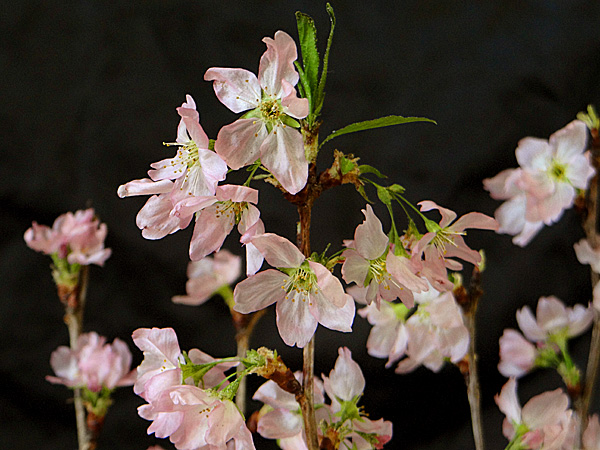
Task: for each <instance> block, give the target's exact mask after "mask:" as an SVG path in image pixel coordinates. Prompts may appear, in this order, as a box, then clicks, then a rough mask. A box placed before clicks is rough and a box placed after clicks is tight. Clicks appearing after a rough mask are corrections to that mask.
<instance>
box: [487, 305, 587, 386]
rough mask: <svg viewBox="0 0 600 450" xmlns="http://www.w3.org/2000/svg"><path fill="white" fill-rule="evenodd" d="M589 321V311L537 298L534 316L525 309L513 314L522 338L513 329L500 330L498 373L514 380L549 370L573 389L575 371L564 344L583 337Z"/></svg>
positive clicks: (576, 375) (577, 378) (576, 377)
mask: <svg viewBox="0 0 600 450" xmlns="http://www.w3.org/2000/svg"><path fill="white" fill-rule="evenodd" d="M593 318H594V312H593V310H592V308H590V307H587V308H586V307H584V306H583V305H575V306H574V307H573V308H570V307H565V305H564V304H563V303H562V302H561V301H560V300H559V299H557V298H556V297H541V298H540V299H539V301H538V304H537V310H536V315H535V316H534V315H533V313H532V311H531V309H530V308H529V306H525V307H523V308H522V309H521V310H519V311H517V322H518V324H519V328H520V329H521V331H522V332H523V334H521V333H520V332H518V331H517V330H513V329H507V330H504V334H503V335H502V337H501V338H500V363H499V365H498V370H499V371H500V373H501V374H502V375H504V376H505V377H517V378H518V377H521V376H523V375H525V374H526V373H528V372H530V371H531V370H533V369H534V368H535V367H552V368H556V369H557V370H558V371H559V373H560V374H561V375H562V377H563V379H564V380H565V382H566V383H567V385H568V386H575V385H576V384H577V383H578V382H579V371H578V369H577V368H576V367H575V366H574V365H573V363H572V362H571V359H570V357H569V355H568V351H567V341H568V339H571V338H573V337H576V336H579V335H580V334H582V333H584V332H585V331H586V330H587V329H588V328H589V327H590V325H591V323H592V320H593ZM523 335H524V336H523Z"/></svg>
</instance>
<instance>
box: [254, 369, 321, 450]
mask: <svg viewBox="0 0 600 450" xmlns="http://www.w3.org/2000/svg"><path fill="white" fill-rule="evenodd" d="M294 376H295V377H296V379H297V380H298V381H299V382H301V381H302V372H296V373H294ZM252 399H253V400H257V401H260V402H263V403H264V404H265V405H266V406H268V407H267V408H265V409H263V410H261V413H260V414H259V419H258V425H257V431H258V433H259V434H260V435H261V436H262V437H265V438H267V439H280V440H282V442H280V443H279V445H280V447H281V448H282V449H284V450H292V449H306V448H307V447H306V443H305V442H304V437H303V434H304V431H303V430H304V421H303V420H302V413H301V412H300V405H299V404H298V402H297V401H296V397H295V396H294V395H293V394H291V393H289V392H286V391H284V390H283V389H281V388H280V387H279V386H278V385H277V383H275V382H274V381H272V380H269V381H267V382H266V383H264V384H263V385H262V386H260V387H259V388H258V390H257V391H256V392H255V393H254V396H253V397H252ZM324 402H325V398H324V395H323V382H322V381H321V380H319V379H318V378H316V377H315V379H314V404H315V405H316V406H317V409H316V411H315V413H316V414H317V421H320V420H321V419H324V418H325V417H326V416H325V415H324V414H323V413H324V412H325V409H324V408H322V407H318V406H319V405H322V404H323V403H324Z"/></svg>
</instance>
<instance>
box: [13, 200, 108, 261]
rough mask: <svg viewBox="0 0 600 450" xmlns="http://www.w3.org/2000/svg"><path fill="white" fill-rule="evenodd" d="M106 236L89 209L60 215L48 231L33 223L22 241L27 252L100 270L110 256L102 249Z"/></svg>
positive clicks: (42, 226) (102, 225)
mask: <svg viewBox="0 0 600 450" xmlns="http://www.w3.org/2000/svg"><path fill="white" fill-rule="evenodd" d="M106 233H107V228H106V224H104V223H100V221H99V220H98V219H97V218H96V217H95V213H94V210H93V209H92V208H89V209H86V210H79V211H76V212H75V213H74V214H73V213H71V212H68V213H66V214H62V215H61V216H59V217H58V218H57V219H56V220H55V221H54V224H53V225H52V228H49V227H47V226H45V225H38V224H37V223H36V222H33V224H32V227H31V228H29V229H28V230H27V231H26V232H25V236H24V238H25V242H26V244H27V246H28V247H30V248H31V249H33V250H35V251H38V252H42V253H44V254H46V255H52V254H56V255H57V256H58V257H59V258H61V259H65V258H66V259H67V261H68V263H69V264H81V265H89V264H97V265H99V266H103V265H104V262H105V261H106V260H107V259H108V257H109V256H110V254H111V250H110V249H108V248H104V239H105V238H106Z"/></svg>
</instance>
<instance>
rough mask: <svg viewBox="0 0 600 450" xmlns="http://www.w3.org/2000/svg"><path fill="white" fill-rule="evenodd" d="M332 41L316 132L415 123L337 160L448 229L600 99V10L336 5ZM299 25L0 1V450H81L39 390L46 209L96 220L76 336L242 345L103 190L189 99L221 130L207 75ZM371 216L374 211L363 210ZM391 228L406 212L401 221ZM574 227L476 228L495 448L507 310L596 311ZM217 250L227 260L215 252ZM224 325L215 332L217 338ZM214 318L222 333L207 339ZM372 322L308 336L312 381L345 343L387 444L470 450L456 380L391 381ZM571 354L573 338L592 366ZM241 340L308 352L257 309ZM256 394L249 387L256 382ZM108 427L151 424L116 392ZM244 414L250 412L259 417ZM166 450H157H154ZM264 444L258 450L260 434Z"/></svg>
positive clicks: (140, 431)
mask: <svg viewBox="0 0 600 450" xmlns="http://www.w3.org/2000/svg"><path fill="white" fill-rule="evenodd" d="M333 6H334V8H335V10H336V13H337V19H338V27H337V32H336V36H335V41H334V46H333V49H332V53H331V59H330V69H331V70H330V73H329V78H328V86H327V98H326V104H325V107H324V111H323V118H324V120H325V123H324V125H323V128H322V135H323V136H325V135H326V134H328V133H329V132H330V131H332V130H334V129H336V128H340V127H341V126H343V125H345V124H347V123H350V122H354V121H359V120H366V119H370V118H374V117H378V116H383V115H387V114H401V115H420V116H427V117H431V118H433V119H435V120H436V121H437V122H438V125H437V126H434V125H431V124H412V125H403V126H400V127H394V128H389V129H383V130H380V131H368V132H364V133H360V134H356V135H351V136H345V137H340V138H338V139H336V140H335V141H333V142H332V143H331V145H328V146H327V147H326V148H325V150H324V152H323V155H322V157H321V162H322V164H323V165H325V164H327V163H328V162H329V161H330V154H331V152H332V150H333V148H339V149H340V150H342V151H344V152H346V153H354V154H356V155H358V156H360V157H361V161H362V162H363V163H367V164H371V165H373V166H376V167H378V168H380V169H381V170H382V171H383V172H384V173H386V174H388V175H389V176H390V182H397V183H400V184H402V185H403V186H405V187H406V188H407V196H408V198H410V199H411V200H413V201H414V202H417V201H420V200H422V199H433V200H435V201H436V202H438V203H439V204H441V205H444V206H446V207H449V208H451V209H454V210H456V211H457V212H458V213H460V214H463V213H466V212H468V211H471V210H479V211H482V212H485V213H488V214H492V213H493V211H494V209H495V208H496V207H497V206H499V203H498V202H495V201H493V200H491V199H490V198H489V197H488V195H487V193H486V192H485V191H484V190H483V189H482V185H481V180H482V179H483V178H485V177H489V176H493V175H495V174H496V173H497V172H499V171H500V170H502V169H505V168H508V167H513V166H515V165H516V161H515V159H514V148H515V146H516V143H517V141H518V140H519V139H520V138H521V137H523V136H526V135H533V136H538V137H544V138H547V137H548V136H549V135H550V134H551V133H552V132H554V131H555V130H557V129H559V128H561V127H562V126H564V125H565V124H566V123H568V122H570V121H571V120H572V119H573V118H574V116H575V114H576V113H577V112H578V111H580V110H583V109H584V108H585V106H586V105H587V104H588V103H594V102H595V103H598V102H599V101H600V92H599V88H598V81H599V80H600V76H599V75H600V73H599V69H600V59H599V56H600V28H599V27H598V23H599V22H598V20H599V19H600V6H599V5H598V3H597V2H586V1H575V0H572V1H570V2H559V1H548V0H543V1H541V0H540V1H518V2H517V1H507V0H488V1H486V2H435V1H375V2H369V3H366V2H347V1H339V2H335V3H334V5H333ZM296 10H302V11H304V12H306V13H308V14H310V15H311V16H313V17H314V18H315V20H316V22H317V26H318V29H319V32H320V33H321V43H323V42H324V40H325V37H326V33H327V31H328V19H327V15H326V13H325V8H324V4H323V3H321V2H309V1H286V2H282V1H258V0H252V1H244V2H227V1H224V2H216V1H213V0H210V1H173V0H161V1H158V0H147V1H138V2H136V1H134V2H108V1H107V2H100V1H91V0H74V1H67V2H56V3H55V2H48V1H35V0H21V1H19V2H4V3H3V4H2V5H0V11H1V14H0V30H2V31H1V32H0V33H1V39H2V45H1V48H0V74H1V78H0V79H1V80H2V85H1V86H2V87H1V88H0V89H1V90H2V101H1V102H0V108H1V109H0V124H1V125H0V130H1V132H2V136H3V139H2V142H3V146H4V148H3V150H2V154H3V158H2V163H1V164H0V195H1V198H2V202H1V203H0V208H1V211H2V223H3V225H2V229H3V230H4V231H3V233H2V234H3V236H2V241H1V245H2V247H1V248H2V258H1V259H0V264H1V268H0V273H1V274H2V275H1V276H0V279H1V280H2V293H3V295H2V301H1V302H0V334H1V336H0V342H1V344H0V351H1V353H0V360H1V361H2V363H1V364H0V380H1V382H2V391H3V394H2V396H1V397H0V444H1V445H0V447H1V448H15V449H19V448H23V449H25V448H40V449H70V448H75V447H76V441H75V427H74V420H73V412H72V405H70V404H68V403H67V398H68V392H67V390H66V388H63V387H62V386H54V385H50V384H49V383H47V382H46V381H45V380H44V376H45V375H47V374H49V373H50V371H51V369H50V365H49V357H50V353H51V352H52V351H53V350H54V349H55V348H56V347H57V346H59V345H65V344H67V342H68V338H67V332H66V327H64V326H63V325H62V324H61V321H62V311H61V307H60V305H59V303H58V301H57V300H56V297H55V293H54V287H53V284H52V280H51V277H50V273H49V269H48V265H49V263H50V260H49V258H47V257H44V256H41V255H38V254H35V253H34V252H33V251H31V250H29V249H27V248H26V246H25V244H24V242H23V239H22V235H23V232H24V231H25V230H26V228H27V227H29V226H30V224H31V221H33V220H36V221H38V222H40V223H45V224H51V223H52V221H53V220H54V218H55V217H57V216H58V215H59V214H61V213H63V212H65V211H69V210H76V209H81V208H84V207H86V206H88V205H91V206H93V207H95V208H96V211H97V213H98V215H99V216H100V217H101V219H102V220H103V221H104V222H106V223H107V224H108V227H109V235H108V238H107V246H109V247H111V248H112V249H113V252H114V254H113V256H112V257H111V258H110V259H109V260H108V262H107V264H106V267H105V268H104V269H99V268H96V267H94V268H92V270H91V286H90V293H89V301H88V308H87V311H86V318H85V329H86V330H88V331H89V330H96V331H98V332H99V333H100V334H103V335H106V336H108V338H109V339H110V340H112V339H113V338H114V337H120V338H122V339H124V340H126V342H128V344H129V345H130V347H131V349H132V352H133V354H134V362H135V363H136V364H137V363H139V362H140V360H141V353H140V352H139V351H138V350H137V349H135V348H134V346H133V344H132V342H131V340H130V335H131V332H132V331H133V330H134V329H136V328H138V327H152V326H157V327H166V326H172V327H174V328H175V329H176V330H177V333H178V335H179V339H180V344H181V347H182V348H184V349H189V348H192V347H200V348H202V349H203V350H205V351H207V352H209V353H211V354H213V355H216V356H226V355H230V354H233V352H234V351H235V348H234V343H233V342H234V341H233V330H232V327H230V326H228V325H227V322H226V320H227V314H228V313H227V311H226V309H225V307H224V306H223V305H222V304H221V303H220V302H218V301H211V302H209V303H207V304H206V305H204V306H202V307H197V308H196V307H188V306H181V305H174V304H172V303H171V301H170V297H171V296H172V295H175V294H181V293H183V292H184V283H185V280H186V278H185V268H186V264H187V245H188V242H189V239H190V236H191V231H190V230H186V231H183V232H179V233H177V234H175V235H173V236H169V237H167V238H165V239H163V240H161V241H156V242H152V241H146V240H144V239H143V238H142V237H141V235H140V232H139V230H138V229H137V228H136V226H135V215H136V213H137V211H138V210H139V208H140V207H141V206H142V205H143V203H144V201H145V199H142V198H136V199H124V200H120V199H118V198H117V196H116V190H117V187H118V186H119V185H120V184H122V183H124V182H127V181H129V180H131V179H134V178H141V177H143V176H145V172H146V170H148V168H149V164H150V163H151V162H154V161H158V160H160V159H162V158H164V157H166V156H170V155H171V153H172V149H167V148H165V147H163V146H162V145H161V143H162V142H163V141H171V140H172V139H174V137H175V130H176V126H177V122H178V116H177V114H176V112H175V107H176V106H178V105H180V104H181V103H182V102H183V100H184V99H185V94H188V93H189V94H192V95H193V96H194V98H195V99H196V102H197V104H198V108H199V111H200V114H201V123H202V125H203V126H204V128H205V130H206V131H207V133H208V134H209V136H211V137H215V136H216V134H217V132H218V130H219V127H221V126H222V125H225V124H227V123H230V122H232V121H233V120H234V119H235V115H234V114H232V113H231V112H229V111H228V110H227V109H226V108H225V107H224V106H223V105H221V104H220V103H219V101H218V100H217V99H216V97H215V96H214V93H213V91H212V86H211V85H210V83H207V82H204V81H203V75H204V72H205V71H206V69H208V68H209V67H213V66H224V67H243V68H246V69H249V70H252V71H254V72H256V70H257V69H258V60H259V58H260V55H261V54H262V53H263V51H264V44H263V43H262V42H261V39H262V38H263V37H264V36H273V34H274V33H275V31H276V30H278V29H282V30H285V31H287V32H288V33H289V34H291V35H292V36H293V37H296V31H295V18H294V12H295V11H296ZM259 207H260V209H261V213H262V218H263V220H264V222H265V224H266V227H267V230H269V231H273V232H277V233H280V234H283V235H286V236H290V237H291V236H293V233H294V229H295V220H296V216H295V212H294V210H293V208H291V207H290V206H288V205H286V204H285V202H284V201H283V200H282V198H281V196H280V195H279V193H278V192H277V191H275V190H274V189H273V188H271V187H270V186H265V187H264V189H263V190H262V191H261V194H260V202H259ZM363 207H364V201H363V200H362V199H361V197H360V196H358V195H357V194H356V193H355V192H354V191H353V190H352V189H351V188H350V187H344V188H340V189H338V190H337V191H336V192H334V191H331V192H327V193H326V194H325V195H324V196H323V197H322V198H321V199H319V201H318V202H317V204H316V206H315V210H314V215H313V217H314V221H313V223H314V225H313V230H314V231H313V249H315V250H321V249H323V248H324V246H325V245H326V244H327V243H328V242H332V244H333V246H334V247H337V246H339V245H340V243H341V240H342V239H345V238H351V237H352V234H353V230H354V228H355V227H356V225H357V224H359V223H360V222H361V220H362V215H361V213H360V209H361V208H363ZM377 211H379V212H381V213H382V214H381V216H382V217H384V211H382V210H381V209H378V210H377ZM398 217H400V216H398ZM578 224H579V218H578V217H577V215H576V213H575V212H574V211H572V210H571V211H568V212H567V213H566V214H565V216H564V218H563V219H562V220H561V222H560V223H558V224H556V225H554V226H552V227H550V228H547V229H544V230H543V231H542V233H541V234H540V235H539V236H538V237H537V238H536V239H535V240H534V241H533V242H532V243H531V244H530V245H529V247H528V248H527V249H520V248H517V247H515V246H513V245H512V244H511V242H510V239H509V237H507V236H499V235H494V234H492V233H490V232H472V233H470V236H469V243H470V244H471V245H472V246H473V247H474V248H485V250H486V251H487V255H488V260H489V263H488V267H489V268H488V271H487V272H486V273H485V281H484V283H485V290H486V296H485V297H484V299H483V300H482V303H481V306H480V311H479V315H478V320H479V324H480V332H479V339H478V342H477V344H478V347H479V350H480V358H481V361H480V363H481V375H482V378H483V380H482V390H483V391H482V396H483V407H484V426H485V433H486V441H487V444H488V448H489V449H491V450H494V449H501V448H504V446H505V445H506V441H505V440H504V438H503V437H502V436H501V420H502V415H501V414H500V413H499V412H498V410H497V408H496V406H495V404H494V402H493V395H494V394H495V393H497V392H498V391H499V390H500V388H501V386H502V384H503V382H504V379H503V377H501V376H500V375H499V374H498V373H497V370H496V365H497V362H498V357H497V353H498V344H497V342H498V338H499V337H500V335H501V334H502V330H503V328H505V327H515V326H516V321H515V318H514V312H515V310H516V308H517V307H520V306H521V305H523V304H529V305H533V306H535V304H536V302H537V299H538V297H539V296H541V295H551V294H554V295H557V296H558V297H560V298H561V299H563V300H564V301H565V302H567V303H570V304H572V303H574V302H578V301H579V302H585V301H587V300H588V299H589V298H590V295H591V289H590V287H589V282H588V280H589V275H588V271H587V268H584V267H582V266H580V265H578V263H577V262H576V259H575V256H574V252H573V250H572V243H573V242H574V241H575V240H576V239H578V238H579V237H580V236H581V234H582V233H581V231H580V228H579V225H578ZM226 247H228V248H230V249H236V250H237V249H238V247H237V243H236V239H235V238H230V239H229V240H228V241H227V244H226ZM219 320H223V322H219ZM217 323H218V325H217ZM368 330H369V326H368V325H367V324H366V322H365V321H364V320H363V319H362V318H360V317H357V318H356V319H355V325H354V333H353V334H352V335H347V334H341V333H335V332H329V331H328V330H324V329H322V328H319V331H318V333H317V346H318V349H317V364H316V365H317V367H316V372H317V373H328V372H329V371H330V370H331V368H332V366H333V362H334V360H335V358H336V356H337V348H338V347H339V346H341V345H347V346H349V347H350V348H351V349H352V351H353V355H354V357H355V358H356V359H357V360H358V361H359V362H360V363H361V365H362V367H363V368H364V370H365V371H368V372H369V376H368V379H367V390H366V397H365V399H364V402H363V404H364V405H365V408H366V410H367V411H369V412H370V413H371V417H372V418H373V419H377V418H379V417H381V416H383V417H385V418H386V419H388V420H392V421H393V422H394V439H393V441H392V442H391V443H390V444H389V448H398V449H400V448H407V449H413V448H415V449H417V448H418V449H464V448H472V447H473V444H472V440H471V438H470V422H469V416H468V404H467V402H466V399H465V395H464V387H463V381H462V379H461V376H460V375H459V374H458V372H457V370H456V369H455V368H453V367H446V368H444V369H443V370H442V371H441V373H440V374H437V375H436V374H432V373H430V372H429V371H427V370H424V369H421V370H417V371H416V372H414V373H413V374H411V375H407V376H399V375H395V374H394V373H393V371H392V370H385V369H384V367H383V365H384V361H383V360H378V359H374V358H371V357H369V356H368V355H367V354H366V349H365V342H366V336H367V333H368ZM585 341H586V340H585V339H578V340H576V341H575V342H574V347H575V349H576V353H577V360H578V361H579V362H582V361H583V360H584V359H585V356H584V355H585V352H586V347H587V344H586V342H585ZM253 345H254V346H258V345H267V346H270V347H273V348H277V349H278V351H280V352H281V353H282V355H283V356H284V359H285V360H286V361H288V362H289V365H290V366H292V367H293V368H299V367H300V365H301V362H300V358H301V352H300V351H299V350H297V349H290V348H286V347H285V345H284V344H283V343H282V341H281V340H280V338H279V337H278V336H277V334H276V329H275V324H274V314H273V312H272V311H271V312H270V313H269V314H268V315H267V316H266V318H264V319H263V321H262V326H261V329H260V331H259V332H258V333H257V334H256V336H255V337H254V339H253ZM252 383H254V384H253V386H254V387H255V386H256V385H257V383H256V382H255V381H252ZM558 385H559V380H558V378H557V377H556V376H555V375H552V374H549V373H539V372H538V373H537V374H536V375H533V376H529V377H526V378H525V379H524V380H523V381H522V383H521V389H520V392H521V394H522V396H523V398H524V399H526V398H528V397H530V396H532V395H534V394H537V393H540V392H542V391H543V390H545V389H549V388H554V387H555V386H558ZM115 399H116V403H115V405H114V406H113V407H112V409H111V411H110V412H109V415H108V418H107V421H106V425H105V432H104V434H103V436H102V438H101V441H100V448H102V449H111V448H113V449H124V450H126V449H132V450H133V449H145V448H146V447H147V446H148V445H151V444H153V443H157V441H156V440H155V439H154V438H153V437H147V436H146V433H145V429H146V428H147V426H148V425H149V423H148V422H146V421H144V420H142V419H140V418H139V417H138V416H137V414H136V411H135V408H136V407H137V406H138V405H140V404H141V403H142V401H141V399H139V398H137V397H135V396H134V394H133V393H132V391H131V389H121V390H120V391H118V392H117V393H116V395H115ZM254 406H256V405H254ZM159 443H160V444H161V445H163V446H164V447H165V448H171V447H170V444H169V443H168V442H166V441H160V442H159ZM257 445H260V446H261V448H272V447H268V446H264V447H263V445H265V444H264V442H262V441H260V440H258V439H257Z"/></svg>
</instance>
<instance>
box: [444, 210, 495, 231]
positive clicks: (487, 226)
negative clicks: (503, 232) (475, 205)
mask: <svg viewBox="0 0 600 450" xmlns="http://www.w3.org/2000/svg"><path fill="white" fill-rule="evenodd" d="M467 228H477V229H479V230H493V231H495V230H497V229H498V222H496V220H495V219H493V218H492V217H489V216H486V215H485V214H482V213H478V212H470V213H468V214H465V215H464V216H462V217H460V218H459V219H458V220H457V221H456V222H454V223H453V224H452V225H451V226H449V227H448V230H452V231H457V232H458V231H463V230H465V229H467Z"/></svg>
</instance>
